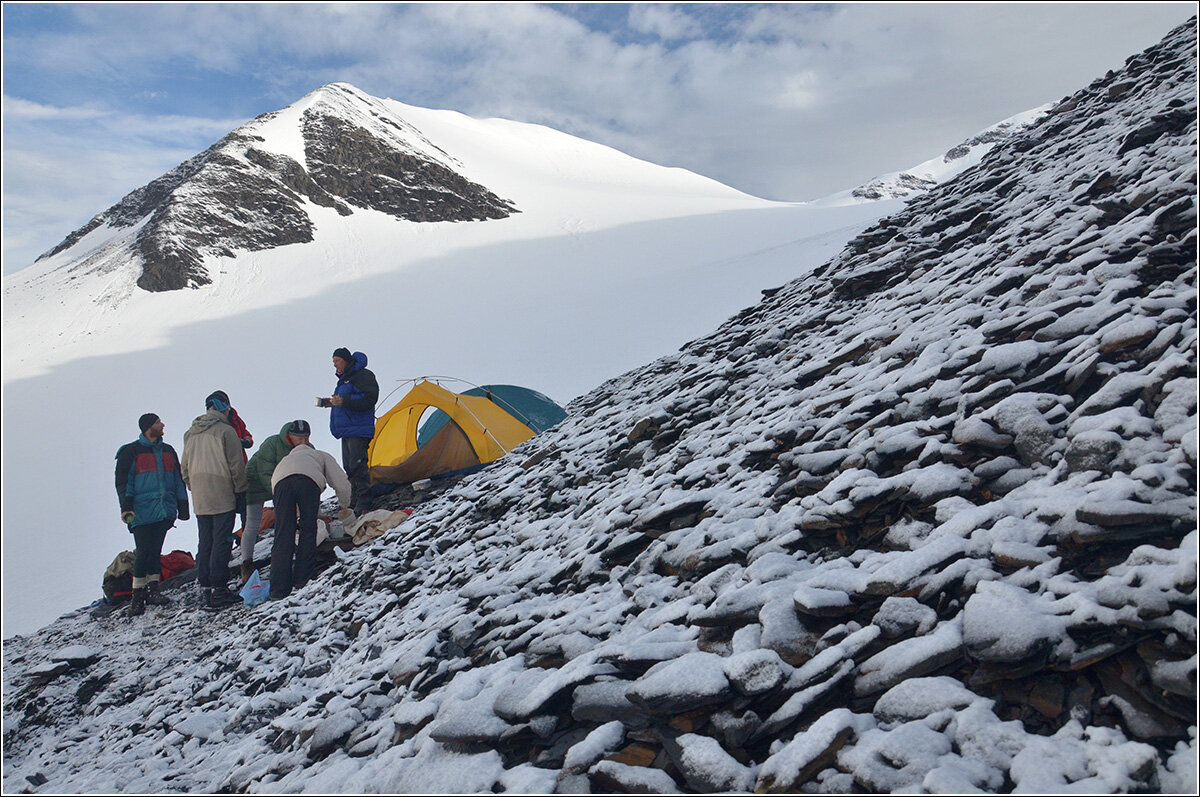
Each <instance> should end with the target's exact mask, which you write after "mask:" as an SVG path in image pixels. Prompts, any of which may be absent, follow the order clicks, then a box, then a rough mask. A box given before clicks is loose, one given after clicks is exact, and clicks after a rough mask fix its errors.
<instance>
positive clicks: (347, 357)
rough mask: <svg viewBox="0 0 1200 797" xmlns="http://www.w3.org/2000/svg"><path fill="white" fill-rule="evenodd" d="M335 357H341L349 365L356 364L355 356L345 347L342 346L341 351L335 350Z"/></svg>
mask: <svg viewBox="0 0 1200 797" xmlns="http://www.w3.org/2000/svg"><path fill="white" fill-rule="evenodd" d="M333 356H334V357H341V358H342V359H343V360H345V361H346V362H348V363H352V362H354V355H353V354H351V353H350V350H349V349H347V348H346V347H345V346H342V347H341V348H340V349H334V350H333Z"/></svg>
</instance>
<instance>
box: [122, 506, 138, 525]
mask: <svg viewBox="0 0 1200 797" xmlns="http://www.w3.org/2000/svg"><path fill="white" fill-rule="evenodd" d="M136 518H137V514H135V513H134V512H133V510H130V511H128V512H122V513H121V522H122V523H124V524H125V525H126V526H131V525H133V521H134V520H135V519H136Z"/></svg>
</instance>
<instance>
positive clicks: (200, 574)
mask: <svg viewBox="0 0 1200 797" xmlns="http://www.w3.org/2000/svg"><path fill="white" fill-rule="evenodd" d="M204 406H205V409H206V410H207V411H206V412H205V413H204V414H203V415H201V416H200V417H198V418H196V419H195V420H194V421H192V426H191V428H190V429H188V430H187V431H186V432H184V434H183V457H182V459H181V461H180V463H179V464H180V474H181V475H182V476H183V483H184V484H186V485H187V488H188V489H189V490H191V492H192V512H193V513H194V514H195V515H196V525H197V526H198V527H199V529H200V544H199V547H198V550H197V552H196V571H197V573H196V580H197V581H198V582H199V584H200V588H201V590H202V594H203V600H204V606H205V608H208V609H222V608H225V607H226V606H232V605H234V604H236V603H241V602H242V598H241V596H240V595H238V593H237V592H233V591H230V589H229V559H230V556H231V554H232V551H233V522H234V518H235V517H236V516H237V514H238V512H239V511H245V506H246V461H245V458H244V457H243V456H242V441H241V440H240V439H239V438H238V434H237V432H236V431H235V430H234V428H233V424H232V423H230V420H229V404H228V403H226V400H225V394H224V393H222V392H221V391H216V392H214V393H212V394H211V395H209V397H208V398H207V399H205V401H204Z"/></svg>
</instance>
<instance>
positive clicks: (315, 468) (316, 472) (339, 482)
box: [271, 443, 350, 509]
mask: <svg viewBox="0 0 1200 797" xmlns="http://www.w3.org/2000/svg"><path fill="white" fill-rule="evenodd" d="M296 474H300V475H301V476H307V477H308V478H310V479H312V480H313V481H314V482H316V483H317V486H318V487H320V488H321V492H325V488H326V487H327V486H329V487H333V491H334V492H335V493H337V499H338V503H339V504H341V505H342V508H343V509H349V508H350V479H348V478H347V477H346V471H344V470H342V466H341V465H339V464H338V463H337V460H336V459H334V458H333V457H332V456H331V455H329V454H326V453H325V452H324V451H318V450H317V449H315V448H313V447H312V446H311V445H308V444H306V443H301V444H300V445H298V446H296V447H295V448H293V449H292V450H291V451H289V452H288V455H287V456H286V457H284V458H283V459H281V460H279V464H278V465H276V466H275V472H274V473H272V474H271V489H272V490H274V489H275V485H277V484H279V482H280V481H282V480H283V479H286V478H287V477H288V476H295V475H296Z"/></svg>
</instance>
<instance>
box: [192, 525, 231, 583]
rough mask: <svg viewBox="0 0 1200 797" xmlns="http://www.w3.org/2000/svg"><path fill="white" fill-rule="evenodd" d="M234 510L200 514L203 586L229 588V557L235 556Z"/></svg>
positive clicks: (198, 578)
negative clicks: (216, 513) (217, 513)
mask: <svg viewBox="0 0 1200 797" xmlns="http://www.w3.org/2000/svg"><path fill="white" fill-rule="evenodd" d="M235 517H237V512H234V511H233V510H232V509H231V510H229V511H228V512H222V513H221V514H219V515H196V526H197V527H198V528H199V529H200V544H199V546H198V550H197V551H196V581H198V582H199V583H200V586H202V587H215V588H218V589H227V588H228V586H229V557H230V556H232V555H233V519H234V518H235Z"/></svg>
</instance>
